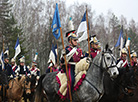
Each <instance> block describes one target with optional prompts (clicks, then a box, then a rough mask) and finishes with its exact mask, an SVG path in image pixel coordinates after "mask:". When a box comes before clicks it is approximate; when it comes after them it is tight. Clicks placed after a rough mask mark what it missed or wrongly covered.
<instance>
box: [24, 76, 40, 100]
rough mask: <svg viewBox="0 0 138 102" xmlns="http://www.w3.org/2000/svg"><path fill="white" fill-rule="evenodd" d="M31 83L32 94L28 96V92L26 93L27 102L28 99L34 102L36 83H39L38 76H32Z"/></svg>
mask: <svg viewBox="0 0 138 102" xmlns="http://www.w3.org/2000/svg"><path fill="white" fill-rule="evenodd" d="M29 81H30V82H31V85H30V86H31V87H30V89H31V93H30V94H26V92H24V94H23V97H24V101H25V102H27V99H29V101H30V102H34V94H35V89H36V82H37V78H36V76H35V75H31V76H30V79H29Z"/></svg>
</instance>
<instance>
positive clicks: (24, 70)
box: [15, 58, 30, 75]
mask: <svg viewBox="0 0 138 102" xmlns="http://www.w3.org/2000/svg"><path fill="white" fill-rule="evenodd" d="M19 60H20V65H18V68H17V69H16V70H15V73H16V74H24V75H30V71H29V69H28V67H27V66H26V65H25V64H24V63H25V59H24V58H20V59H19Z"/></svg>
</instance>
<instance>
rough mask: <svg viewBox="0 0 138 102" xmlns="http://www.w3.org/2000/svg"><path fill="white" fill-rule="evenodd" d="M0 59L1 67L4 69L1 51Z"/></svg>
mask: <svg viewBox="0 0 138 102" xmlns="http://www.w3.org/2000/svg"><path fill="white" fill-rule="evenodd" d="M0 61H1V66H2V69H4V54H3V51H2V52H1V55H0Z"/></svg>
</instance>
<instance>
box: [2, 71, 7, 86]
mask: <svg viewBox="0 0 138 102" xmlns="http://www.w3.org/2000/svg"><path fill="white" fill-rule="evenodd" d="M0 84H3V85H8V77H7V75H6V74H5V72H3V71H0Z"/></svg>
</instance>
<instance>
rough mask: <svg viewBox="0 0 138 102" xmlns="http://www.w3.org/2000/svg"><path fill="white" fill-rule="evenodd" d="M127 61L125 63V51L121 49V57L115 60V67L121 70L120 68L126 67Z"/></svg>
mask: <svg viewBox="0 0 138 102" xmlns="http://www.w3.org/2000/svg"><path fill="white" fill-rule="evenodd" d="M128 66H129V64H128V61H127V50H126V48H123V49H122V50H121V57H120V59H119V60H117V67H118V68H122V67H128Z"/></svg>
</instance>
